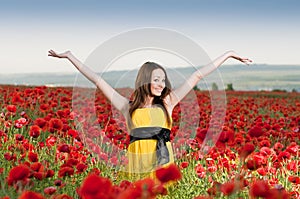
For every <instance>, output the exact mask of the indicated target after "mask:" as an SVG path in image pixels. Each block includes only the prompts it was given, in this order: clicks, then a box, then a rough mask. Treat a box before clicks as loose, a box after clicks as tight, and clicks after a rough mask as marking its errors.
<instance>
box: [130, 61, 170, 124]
mask: <svg viewBox="0 0 300 199" xmlns="http://www.w3.org/2000/svg"><path fill="white" fill-rule="evenodd" d="M155 69H161V70H163V72H164V73H165V84H166V85H165V88H164V89H163V91H162V93H161V96H153V95H152V93H151V75H152V71H153V70H155ZM170 92H171V83H170V81H169V79H168V77H167V73H166V70H165V69H164V68H163V67H162V66H160V65H159V64H157V63H154V62H146V63H144V64H143V65H142V66H141V68H140V69H139V71H138V74H137V77H136V81H135V90H134V93H133V99H132V101H131V103H130V108H129V116H130V118H131V117H132V113H133V112H134V110H135V109H137V108H142V105H143V103H145V100H146V98H147V96H151V97H154V99H153V103H152V104H157V105H161V106H162V107H163V111H164V112H165V114H166V116H167V123H168V125H170V123H171V119H170V116H169V114H168V112H167V111H166V110H167V109H166V106H165V104H164V102H163V99H164V98H165V97H166V96H167V95H168V94H170Z"/></svg>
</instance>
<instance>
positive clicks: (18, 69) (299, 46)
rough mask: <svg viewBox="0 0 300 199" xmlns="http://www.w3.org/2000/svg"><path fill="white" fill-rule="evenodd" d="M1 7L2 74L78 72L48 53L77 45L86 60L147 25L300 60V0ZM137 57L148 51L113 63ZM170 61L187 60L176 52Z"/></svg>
mask: <svg viewBox="0 0 300 199" xmlns="http://www.w3.org/2000/svg"><path fill="white" fill-rule="evenodd" d="M0 5H1V6H0V69H1V70H0V74H13V73H46V72H53V73H65V72H76V69H75V68H74V67H73V66H72V65H71V64H70V63H69V62H67V61H66V60H61V59H55V58H51V57H48V56H47V52H48V50H49V49H54V50H56V51H58V52H63V51H65V50H71V51H72V52H73V54H74V55H75V56H76V57H78V58H79V59H80V60H81V61H83V62H84V61H85V60H86V59H87V57H88V56H89V55H90V54H91V53H92V52H93V51H94V50H95V49H96V48H97V47H98V46H99V45H101V44H103V43H104V42H105V41H107V40H109V39H111V38H114V37H115V36H117V35H119V34H122V33H124V32H127V31H131V30H135V29H139V28H145V27H155V28H161V29H168V30H172V31H176V32H178V33H180V34H183V35H185V36H186V37H188V38H190V39H192V40H193V41H194V42H196V43H197V44H198V45H199V46H201V48H203V50H204V51H205V52H206V53H207V55H208V56H209V57H210V58H211V59H214V58H216V57H218V56H219V55H221V54H223V53H224V52H225V51H227V50H234V51H236V52H237V53H238V54H240V55H241V56H245V57H249V58H251V59H252V60H253V61H254V63H256V64H276V65H284V64H288V65H290V64H291V65H298V64H299V65H300V38H299V37H300V36H299V35H300V12H299V9H300V2H299V1H298V0H245V1H241V0H198V1H196V0H187V1H183V0H181V1H179V0H147V1H146V0H123V1H116V0H111V1H96V0H87V1H79V0H73V1H61V0H52V1H39V0H27V1H21V0H20V1H16V0H10V1H8V0H0ZM143 56H145V57H143V59H144V58H145V59H147V58H146V57H147V52H145V53H144V55H143ZM151 56H155V55H149V57H151ZM137 57H139V58H141V57H142V56H140V55H134V54H131V56H128V57H127V58H126V57H125V58H124V57H123V61H124V62H123V64H121V65H118V66H117V67H116V68H115V69H117V70H118V69H119V70H123V69H129V68H132V67H136V66H135V64H136V62H134V59H135V58H137ZM158 59H159V58H158ZM165 59H169V60H172V58H171V57H170V58H169V57H168V56H167V55H165ZM118 63H122V62H120V61H119V62H118ZM133 63H134V64H133ZM168 64H170V65H172V66H180V65H184V64H186V63H185V62H182V61H180V60H178V59H175V58H174V61H173V62H172V61H170V62H168ZM226 64H238V63H237V62H236V61H234V60H228V61H227V62H226Z"/></svg>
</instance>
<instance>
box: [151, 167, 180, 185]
mask: <svg viewBox="0 0 300 199" xmlns="http://www.w3.org/2000/svg"><path fill="white" fill-rule="evenodd" d="M155 174H156V176H157V178H158V179H159V180H160V181H161V182H162V183H166V182H169V181H175V180H180V179H181V173H180V170H179V168H178V167H177V166H176V165H175V164H170V165H168V166H166V167H161V168H159V169H157V170H156V171H155Z"/></svg>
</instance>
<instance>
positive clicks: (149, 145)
mask: <svg viewBox="0 0 300 199" xmlns="http://www.w3.org/2000/svg"><path fill="white" fill-rule="evenodd" d="M132 123H133V129H134V128H141V127H161V128H165V129H169V130H170V129H171V125H168V123H167V120H166V115H165V113H164V111H163V110H162V109H161V108H159V107H155V108H138V109H136V110H135V111H134V112H133V114H132ZM156 147H157V140H155V139H142V140H136V141H134V142H132V143H130V144H129V146H128V151H127V156H128V172H129V174H130V176H135V178H142V177H145V176H150V177H151V176H152V177H154V173H153V171H154V170H155V169H156V168H157V164H156V163H157V156H156ZM166 147H167V149H168V152H169V162H168V163H166V164H165V165H167V164H169V163H172V162H174V157H173V150H172V146H171V143H170V142H169V141H168V142H166Z"/></svg>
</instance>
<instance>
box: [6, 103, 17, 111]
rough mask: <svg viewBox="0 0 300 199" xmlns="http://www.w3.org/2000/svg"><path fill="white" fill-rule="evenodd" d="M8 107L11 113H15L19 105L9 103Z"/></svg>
mask: <svg viewBox="0 0 300 199" xmlns="http://www.w3.org/2000/svg"><path fill="white" fill-rule="evenodd" d="M6 109H7V110H8V111H9V112H11V113H15V112H16V111H17V107H16V106H15V105H7V106H6Z"/></svg>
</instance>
